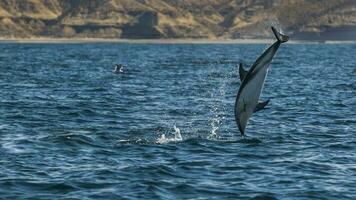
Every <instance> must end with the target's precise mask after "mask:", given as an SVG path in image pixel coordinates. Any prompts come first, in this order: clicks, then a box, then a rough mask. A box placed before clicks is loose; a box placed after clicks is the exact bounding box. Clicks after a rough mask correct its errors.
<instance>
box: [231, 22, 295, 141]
mask: <svg viewBox="0 0 356 200" xmlns="http://www.w3.org/2000/svg"><path fill="white" fill-rule="evenodd" d="M271 28H272V31H273V33H274V35H275V36H276V38H277V41H276V42H275V43H273V44H272V45H271V46H270V47H269V48H268V49H267V50H266V51H264V52H263V54H262V55H261V56H260V57H259V58H258V59H257V60H256V61H255V63H254V64H253V65H252V67H251V68H250V70H248V71H246V70H244V68H243V66H242V64H240V66H239V74H240V79H241V85H240V89H239V91H238V93H237V97H236V102H235V120H236V123H237V126H238V127H239V130H240V133H241V135H242V136H244V135H245V128H246V125H247V123H248V121H249V119H250V117H251V115H252V113H253V112H257V111H259V110H262V109H263V108H264V107H265V106H266V105H267V104H268V102H269V100H267V101H265V102H262V103H258V100H259V98H260V95H261V92H262V89H263V85H264V82H265V79H266V76H267V72H268V67H269V65H270V63H271V61H272V58H273V56H274V55H275V54H276V52H277V50H278V48H279V46H280V45H281V43H284V42H287V41H288V39H289V37H288V36H286V35H283V34H281V33H280V32H278V31H277V30H276V29H275V28H274V27H271Z"/></svg>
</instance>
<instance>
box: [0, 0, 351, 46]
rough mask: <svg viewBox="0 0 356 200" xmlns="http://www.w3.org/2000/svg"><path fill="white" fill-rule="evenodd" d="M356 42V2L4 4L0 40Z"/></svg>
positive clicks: (85, 0) (15, 0)
mask: <svg viewBox="0 0 356 200" xmlns="http://www.w3.org/2000/svg"><path fill="white" fill-rule="evenodd" d="M271 24H279V26H280V27H282V28H283V29H284V31H286V32H288V34H290V35H292V36H294V37H295V38H297V39H298V38H299V39H353V40H356V1H355V0H298V1H296V0H271V1H264V0H199V1H195V0H179V1H176V0H75V1H73V0H3V1H0V37H8V38H11V37H12V38H30V37H69V38H72V37H74V38H85V37H90V38H136V39H137V38H208V39H216V38H264V37H267V36H270V31H269V30H268V29H267V27H269V26H270V25H271Z"/></svg>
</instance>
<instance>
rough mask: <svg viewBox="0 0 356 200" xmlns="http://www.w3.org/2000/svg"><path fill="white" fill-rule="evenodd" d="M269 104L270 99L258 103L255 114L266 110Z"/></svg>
mask: <svg viewBox="0 0 356 200" xmlns="http://www.w3.org/2000/svg"><path fill="white" fill-rule="evenodd" d="M268 103H269V99H268V100H267V101H264V102H261V103H258V104H257V106H256V108H255V110H254V111H253V112H258V111H260V110H262V109H264V108H265V107H266V106H267V104H268Z"/></svg>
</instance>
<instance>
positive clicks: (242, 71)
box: [239, 63, 247, 82]
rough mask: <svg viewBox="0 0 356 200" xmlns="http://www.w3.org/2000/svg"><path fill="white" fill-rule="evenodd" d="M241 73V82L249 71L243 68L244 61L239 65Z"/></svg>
mask: <svg viewBox="0 0 356 200" xmlns="http://www.w3.org/2000/svg"><path fill="white" fill-rule="evenodd" d="M239 74H240V80H241V82H242V81H243V80H244V79H245V77H246V74H247V71H246V70H245V69H244V68H243V66H242V63H240V65H239Z"/></svg>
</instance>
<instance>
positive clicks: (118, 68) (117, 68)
mask: <svg viewBox="0 0 356 200" xmlns="http://www.w3.org/2000/svg"><path fill="white" fill-rule="evenodd" d="M114 72H115V73H123V72H124V66H123V65H122V64H115V70H114Z"/></svg>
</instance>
